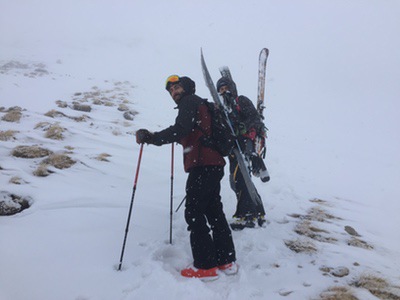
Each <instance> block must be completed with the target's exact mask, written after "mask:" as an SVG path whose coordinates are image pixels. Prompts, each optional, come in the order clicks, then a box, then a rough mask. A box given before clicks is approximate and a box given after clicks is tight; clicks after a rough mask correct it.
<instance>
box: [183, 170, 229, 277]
mask: <svg viewBox="0 0 400 300" xmlns="http://www.w3.org/2000/svg"><path fill="white" fill-rule="evenodd" d="M223 176H224V169H223V167H220V166H204V167H195V168H193V169H192V170H191V171H190V172H189V177H188V179H187V182H186V208H185V220H186V223H187V224H188V230H189V231H190V245H191V248H192V254H193V260H194V263H193V265H194V267H196V268H198V269H210V268H213V267H216V266H220V265H224V264H227V263H231V262H233V261H235V260H236V255H235V247H234V244H233V239H232V233H231V230H230V228H229V225H228V222H227V221H226V218H225V214H224V212H223V209H222V202H221V196H220V190H221V179H222V177H223ZM210 227H211V234H210Z"/></svg>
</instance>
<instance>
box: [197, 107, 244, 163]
mask: <svg viewBox="0 0 400 300" xmlns="http://www.w3.org/2000/svg"><path fill="white" fill-rule="evenodd" d="M204 103H205V105H207V108H208V111H209V113H210V116H211V135H206V133H205V132H204V130H203V129H202V128H201V127H200V126H199V128H200V130H201V131H202V132H203V136H202V137H201V143H202V144H203V145H204V146H206V147H210V148H212V149H214V150H217V151H218V152H219V154H221V155H222V156H228V155H229V154H230V153H231V150H232V148H233V147H234V145H235V141H236V136H235V135H234V134H233V133H232V130H231V128H230V126H229V125H228V123H227V121H226V119H225V117H224V115H223V112H222V111H220V110H219V109H218V108H217V107H216V105H215V104H214V103H211V102H208V101H205V102H204Z"/></svg>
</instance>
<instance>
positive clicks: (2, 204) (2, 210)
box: [0, 191, 30, 216]
mask: <svg viewBox="0 0 400 300" xmlns="http://www.w3.org/2000/svg"><path fill="white" fill-rule="evenodd" d="M29 206H30V204H29V200H28V199H25V198H23V197H21V196H18V195H15V194H11V193H8V192H5V191H1V192H0V216H10V215H14V214H16V213H19V212H21V211H22V210H24V209H26V208H28V207H29Z"/></svg>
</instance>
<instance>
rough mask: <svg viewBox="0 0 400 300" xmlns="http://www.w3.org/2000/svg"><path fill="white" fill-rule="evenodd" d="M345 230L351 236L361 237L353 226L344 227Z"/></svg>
mask: <svg viewBox="0 0 400 300" xmlns="http://www.w3.org/2000/svg"><path fill="white" fill-rule="evenodd" d="M344 230H345V231H346V232H347V233H348V234H350V235H353V236H360V235H359V234H358V232H357V231H356V230H355V229H354V228H353V227H351V226H344Z"/></svg>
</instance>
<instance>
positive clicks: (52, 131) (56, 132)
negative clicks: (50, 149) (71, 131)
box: [45, 123, 65, 140]
mask: <svg viewBox="0 0 400 300" xmlns="http://www.w3.org/2000/svg"><path fill="white" fill-rule="evenodd" d="M64 131H65V128H63V127H61V126H60V125H59V123H55V124H53V125H51V126H50V127H49V129H47V131H46V134H45V137H46V138H49V139H52V140H63V139H64V135H63V132H64Z"/></svg>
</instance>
